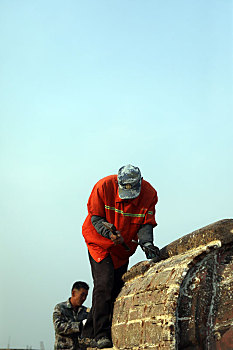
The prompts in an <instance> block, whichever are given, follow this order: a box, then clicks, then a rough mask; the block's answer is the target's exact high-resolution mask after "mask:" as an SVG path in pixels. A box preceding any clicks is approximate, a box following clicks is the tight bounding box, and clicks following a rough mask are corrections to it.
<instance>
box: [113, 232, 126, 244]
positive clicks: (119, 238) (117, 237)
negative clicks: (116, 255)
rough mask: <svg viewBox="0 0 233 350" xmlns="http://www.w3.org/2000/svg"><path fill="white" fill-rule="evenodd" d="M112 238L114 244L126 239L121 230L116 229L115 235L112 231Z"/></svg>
mask: <svg viewBox="0 0 233 350" xmlns="http://www.w3.org/2000/svg"><path fill="white" fill-rule="evenodd" d="M110 239H111V240H112V241H113V243H114V244H122V243H123V242H124V239H123V237H122V235H121V233H120V232H119V231H116V234H115V235H114V234H113V233H110Z"/></svg>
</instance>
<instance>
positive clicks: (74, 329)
mask: <svg viewBox="0 0 233 350" xmlns="http://www.w3.org/2000/svg"><path fill="white" fill-rule="evenodd" d="M81 323H82V322H72V321H71V320H67V317H65V316H64V314H63V313H62V310H61V308H60V307H59V306H58V305H57V306H55V308H54V312H53V324H54V328H55V332H56V333H57V334H60V335H71V334H74V333H79V332H81V327H82V326H81Z"/></svg>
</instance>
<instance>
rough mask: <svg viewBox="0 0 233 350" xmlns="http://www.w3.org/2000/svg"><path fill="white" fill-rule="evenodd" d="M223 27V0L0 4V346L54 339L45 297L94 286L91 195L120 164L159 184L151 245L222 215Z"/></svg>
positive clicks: (227, 49) (225, 199)
mask: <svg viewBox="0 0 233 350" xmlns="http://www.w3.org/2000/svg"><path fill="white" fill-rule="evenodd" d="M232 26H233V2H232V1H228V0H224V1H223V0H219V1H217V0H211V1H210V0H206V1H202V0H199V1H198V0H189V1H187V0H183V1H181V0H178V1H172V0H170V1H169V0H168V1H157V0H153V1H152V0H147V1H138V0H136V1H135V0H134V1H133V0H131V1H130V0H124V1H122V0H118V1H109V0H106V1H103V0H98V1H90V0H86V1H78V0H69V1H57V0H56V1H55V0H50V1H42V0H41V1H40V0H39V1H31V0H28V1H26V0H21V1H17V0H12V1H9V0H2V1H1V2H0V47H1V51H0V52H1V54H0V70H1V71H0V77H1V78H0V167H1V168H0V183H1V186H0V209H1V211H0V212H1V218H0V220H1V222H0V224H1V226H0V234H1V254H0V257H1V264H0V266H1V271H0V275H1V286H2V287H1V300H0V308H1V309H0V315H1V316H0V317H1V319H0V347H6V346H7V344H8V340H9V337H10V346H11V347H21V348H22V347H26V346H27V345H28V346H32V347H34V348H39V343H40V341H44V343H45V348H46V350H52V347H53V340H54V331H53V325H52V311H53V307H54V305H55V304H56V303H58V302H60V301H63V300H65V299H67V298H68V297H69V293H70V287H71V285H72V283H73V282H74V281H76V280H79V279H82V280H86V281H87V282H88V283H89V284H90V286H91V288H92V279H91V274H90V268H89V263H88V259H87V253H86V246H85V244H84V240H83V239H82V236H81V225H82V223H83V221H84V219H85V216H86V213H87V211H86V203H87V199H88V196H89V194H90V192H91V189H92V187H93V185H94V184H95V182H97V181H98V180H99V179H100V178H102V177H104V176H106V175H109V174H113V173H117V170H118V169H119V167H121V166H122V165H125V164H128V163H131V164H133V165H136V166H139V167H140V169H141V172H142V175H143V177H144V178H145V179H146V180H148V181H149V182H150V183H151V184H152V185H153V186H154V187H155V188H156V189H157V191H158V196H159V203H158V205H157V221H158V227H157V228H156V229H155V243H156V244H157V245H158V246H159V247H163V246H164V245H166V244H168V243H170V242H171V241H173V240H175V239H177V238H178V237H180V236H182V235H185V234H187V233H190V232H192V231H194V230H195V229H198V228H200V227H202V226H205V225H207V224H209V223H212V222H214V221H217V220H220V219H223V218H230V217H231V218H232V207H233V205H232V195H233V185H232V178H233V162H232V156H233V138H232V130H233V113H232V112H233V106H232V94H233V88H232V86H233V84H232V83H233V63H232V62H233V55H232V53H233V48H232V39H233V35H232ZM142 259H144V254H143V253H142V252H140V251H138V252H137V253H136V254H135V256H134V257H133V258H132V259H131V262H130V265H133V264H134V263H136V262H138V261H140V260H142ZM90 294H91V293H90ZM90 304H91V298H90V297H89V298H88V300H87V302H86V305H87V306H90Z"/></svg>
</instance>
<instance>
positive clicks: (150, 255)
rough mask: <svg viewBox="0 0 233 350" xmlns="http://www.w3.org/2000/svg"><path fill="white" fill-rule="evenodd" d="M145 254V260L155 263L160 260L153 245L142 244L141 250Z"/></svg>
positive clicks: (158, 252) (157, 251) (158, 253)
mask: <svg viewBox="0 0 233 350" xmlns="http://www.w3.org/2000/svg"><path fill="white" fill-rule="evenodd" d="M142 249H143V250H144V252H145V254H146V257H147V259H153V260H154V261H155V262H156V261H159V260H160V250H159V248H158V247H156V246H154V244H152V243H150V242H148V243H144V244H143V248H142Z"/></svg>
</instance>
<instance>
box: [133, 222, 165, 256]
mask: <svg viewBox="0 0 233 350" xmlns="http://www.w3.org/2000/svg"><path fill="white" fill-rule="evenodd" d="M138 239H139V243H140V244H142V245H143V248H142V249H143V251H144V252H145V254H146V257H147V259H155V258H156V259H158V261H159V259H160V251H159V248H158V247H156V246H154V244H153V226H152V225H150V224H146V225H142V226H141V227H140V229H139V231H138ZM148 248H149V249H148Z"/></svg>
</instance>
